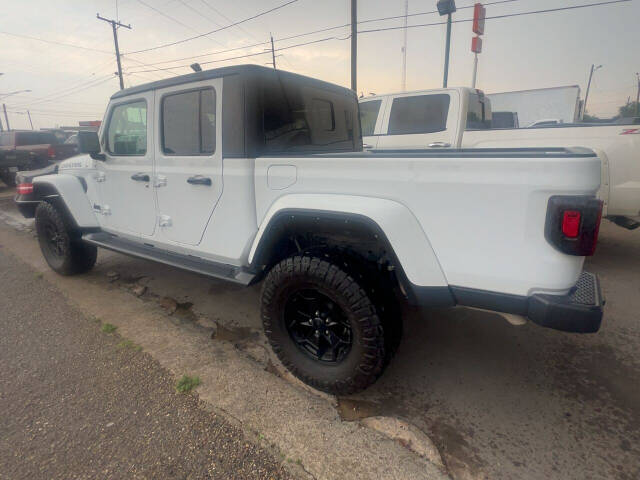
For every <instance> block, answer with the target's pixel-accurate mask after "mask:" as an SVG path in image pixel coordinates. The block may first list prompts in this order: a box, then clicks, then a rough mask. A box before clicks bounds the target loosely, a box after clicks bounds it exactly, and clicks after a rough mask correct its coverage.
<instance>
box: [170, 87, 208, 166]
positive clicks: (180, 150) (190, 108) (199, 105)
mask: <svg viewBox="0 0 640 480" xmlns="http://www.w3.org/2000/svg"><path fill="white" fill-rule="evenodd" d="M215 150H216V93H215V90H213V89H212V88H206V89H203V90H192V91H189V92H181V93H175V94H171V95H167V96H165V97H164V98H163V99H162V151H163V152H164V153H165V154H167V155H183V156H188V155H210V154H212V153H213V152H215Z"/></svg>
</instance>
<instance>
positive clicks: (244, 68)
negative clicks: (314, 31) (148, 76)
mask: <svg viewBox="0 0 640 480" xmlns="http://www.w3.org/2000/svg"><path fill="white" fill-rule="evenodd" d="M275 74H278V75H280V76H282V77H284V78H287V79H290V80H294V81H298V82H301V83H308V84H310V85H314V86H316V87H318V88H323V89H325V90H331V91H333V92H335V93H342V94H344V95H353V96H355V95H356V94H355V92H353V91H352V90H349V89H348V88H345V87H341V86H339V85H335V84H333V83H329V82H324V81H322V80H318V79H315V78H312V77H307V76H304V75H298V74H297V73H291V72H287V71H284V70H274V69H273V68H267V67H263V66H260V65H233V66H229V67H221V68H214V69H212V70H204V71H202V72H194V73H188V74H186V75H180V76H177V77H172V78H166V79H164V80H158V81H156V82H150V83H144V84H142V85H136V86H135V87H130V88H125V89H124V90H120V91H119V92H116V93H114V94H113V95H111V99H112V100H113V99H117V98H123V97H128V96H131V95H136V94H139V93H142V92H148V91H150V90H157V89H160V88H166V87H173V86H175V85H181V84H186V83H191V82H200V81H203V80H209V79H212V78H220V77H228V76H231V75H241V76H244V77H249V78H256V79H261V78H265V77H268V76H272V75H275Z"/></svg>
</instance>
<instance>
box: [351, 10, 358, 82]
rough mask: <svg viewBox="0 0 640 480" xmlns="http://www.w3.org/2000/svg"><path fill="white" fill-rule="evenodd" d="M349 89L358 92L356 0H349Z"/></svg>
mask: <svg viewBox="0 0 640 480" xmlns="http://www.w3.org/2000/svg"><path fill="white" fill-rule="evenodd" d="M351 90H353V91H354V92H356V93H357V92H358V0H351Z"/></svg>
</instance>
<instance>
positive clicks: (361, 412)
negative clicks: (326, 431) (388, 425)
mask: <svg viewBox="0 0 640 480" xmlns="http://www.w3.org/2000/svg"><path fill="white" fill-rule="evenodd" d="M336 409H337V410H338V414H339V415H340V418H341V419H342V420H343V421H345V422H354V421H356V420H362V419H363V418H367V417H377V416H379V415H382V414H383V412H382V410H383V406H382V405H381V404H379V403H375V402H370V401H368V400H358V399H351V398H341V397H338V406H337V407H336Z"/></svg>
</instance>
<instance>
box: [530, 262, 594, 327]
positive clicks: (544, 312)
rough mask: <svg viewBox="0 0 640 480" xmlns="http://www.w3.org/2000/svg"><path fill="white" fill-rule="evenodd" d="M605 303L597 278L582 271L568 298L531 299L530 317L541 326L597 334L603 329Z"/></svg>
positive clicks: (538, 297)
mask: <svg viewBox="0 0 640 480" xmlns="http://www.w3.org/2000/svg"><path fill="white" fill-rule="evenodd" d="M604 304H605V300H604V298H603V297H602V292H601V290H600V282H599V280H598V277H597V276H596V275H594V274H593V273H588V272H582V274H581V275H580V278H579V279H578V283H576V286H575V287H573V289H571V291H570V292H569V294H568V295H545V294H537V295H533V296H531V297H530V298H529V309H528V314H527V317H529V319H530V320H531V321H532V322H534V323H536V324H538V325H540V326H542V327H548V328H553V329H555V330H562V331H564V332H577V333H594V332H597V331H598V330H599V329H600V324H601V323H602V313H603V309H604V308H603V307H604Z"/></svg>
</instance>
